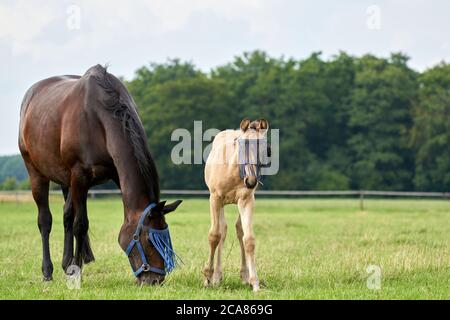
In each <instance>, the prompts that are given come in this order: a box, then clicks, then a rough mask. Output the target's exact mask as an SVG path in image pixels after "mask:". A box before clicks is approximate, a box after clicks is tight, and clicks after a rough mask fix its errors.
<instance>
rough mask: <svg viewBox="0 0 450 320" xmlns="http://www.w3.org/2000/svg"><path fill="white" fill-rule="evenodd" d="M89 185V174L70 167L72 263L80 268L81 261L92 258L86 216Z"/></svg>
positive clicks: (89, 260)
mask: <svg viewBox="0 0 450 320" xmlns="http://www.w3.org/2000/svg"><path fill="white" fill-rule="evenodd" d="M89 186H90V175H89V173H88V172H84V171H83V170H82V169H81V168H80V167H75V168H73V169H72V177H71V183H70V192H71V195H72V204H73V210H74V214H75V218H74V223H73V233H74V235H75V239H76V247H75V258H74V264H75V265H77V266H78V267H80V268H81V266H82V264H83V262H85V263H89V262H91V261H93V260H94V256H93V254H92V251H91V248H90V244H89V237H88V234H87V232H88V230H89V220H88V216H87V206H86V201H87V195H88V191H89Z"/></svg>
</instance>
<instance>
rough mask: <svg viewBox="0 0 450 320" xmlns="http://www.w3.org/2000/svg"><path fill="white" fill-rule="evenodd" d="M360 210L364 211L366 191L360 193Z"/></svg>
mask: <svg viewBox="0 0 450 320" xmlns="http://www.w3.org/2000/svg"><path fill="white" fill-rule="evenodd" d="M359 210H360V211H364V191H362V190H360V191H359Z"/></svg>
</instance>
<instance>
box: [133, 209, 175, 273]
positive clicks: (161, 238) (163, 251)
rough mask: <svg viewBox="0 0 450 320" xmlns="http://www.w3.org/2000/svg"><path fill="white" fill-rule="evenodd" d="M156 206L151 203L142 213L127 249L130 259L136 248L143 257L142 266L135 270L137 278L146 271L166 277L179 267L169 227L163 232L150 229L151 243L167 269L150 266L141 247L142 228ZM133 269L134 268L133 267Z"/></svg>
mask: <svg viewBox="0 0 450 320" xmlns="http://www.w3.org/2000/svg"><path fill="white" fill-rule="evenodd" d="M155 206H156V203H151V204H150V205H148V206H147V207H146V208H145V209H144V211H143V212H142V214H141V217H140V219H139V223H138V226H137V227H136V231H135V232H134V234H133V238H132V239H131V241H130V244H129V245H128V247H127V250H126V251H125V253H126V255H127V257H129V256H130V253H131V251H132V250H133V248H134V247H135V246H136V247H137V249H138V252H139V254H140V256H141V261H142V265H141V266H140V267H139V268H138V269H137V270H136V271H134V270H133V273H134V275H135V276H136V277H137V276H139V275H140V274H141V273H142V272H145V271H151V272H155V273H158V274H161V275H165V274H166V273H169V272H171V271H172V270H173V269H174V268H175V267H176V265H177V255H176V254H175V252H174V251H173V247H172V240H171V239H170V233H169V227H167V228H166V229H163V230H157V229H152V228H150V230H149V239H150V242H151V243H152V244H153V246H154V247H155V249H156V250H157V251H158V253H159V254H160V255H161V257H162V258H163V260H164V266H165V268H164V269H160V268H156V267H152V266H150V264H149V263H148V262H147V258H146V257H145V253H144V249H143V248H142V245H141V242H140V240H139V239H140V234H141V230H142V227H143V226H144V220H145V218H146V217H147V216H150V215H151V211H152V209H153V208H154V207H155ZM130 263H131V262H130ZM132 268H133V266H132Z"/></svg>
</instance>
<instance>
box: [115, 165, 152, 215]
mask: <svg viewBox="0 0 450 320" xmlns="http://www.w3.org/2000/svg"><path fill="white" fill-rule="evenodd" d="M130 160H131V161H126V162H125V163H122V162H121V163H120V164H119V165H116V170H117V173H118V176H119V181H120V189H121V191H122V200H123V204H124V208H125V212H126V213H129V212H130V213H135V212H140V211H142V210H143V209H144V208H145V207H146V206H148V205H149V204H150V203H151V202H156V201H158V199H156V196H155V192H154V190H148V187H147V184H146V182H145V181H144V178H143V177H142V175H141V173H140V170H139V167H138V166H137V164H135V163H133V160H134V159H130Z"/></svg>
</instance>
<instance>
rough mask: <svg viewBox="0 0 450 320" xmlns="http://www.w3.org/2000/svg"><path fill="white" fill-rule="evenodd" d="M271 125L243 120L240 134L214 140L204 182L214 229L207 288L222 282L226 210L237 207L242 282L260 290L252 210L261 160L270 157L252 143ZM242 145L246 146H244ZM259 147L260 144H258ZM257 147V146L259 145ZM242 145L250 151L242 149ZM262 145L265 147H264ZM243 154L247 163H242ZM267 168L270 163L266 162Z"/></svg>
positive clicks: (228, 133) (235, 132) (226, 133)
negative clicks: (250, 142)
mask: <svg viewBox="0 0 450 320" xmlns="http://www.w3.org/2000/svg"><path fill="white" fill-rule="evenodd" d="M268 127H269V123H268V122H267V120H264V119H262V120H256V121H252V122H250V120H248V119H244V120H242V122H241V125H240V130H225V131H222V132H220V133H219V134H218V135H217V136H216V137H215V138H214V142H213V145H212V148H211V152H210V154H209V156H208V159H207V161H206V166H205V182H206V184H207V186H208V189H209V192H210V198H209V202H210V214H211V228H210V230H209V235H208V240H209V246H210V255H209V260H208V263H207V265H206V267H205V268H204V270H203V274H204V275H205V277H206V279H205V285H209V284H213V285H215V284H218V283H219V282H220V281H221V279H222V248H223V243H224V241H225V237H226V234H227V224H226V221H225V216H224V206H225V205H227V204H237V205H238V208H239V216H238V219H237V222H236V232H237V237H238V240H239V243H240V246H241V262H242V263H241V278H242V281H243V282H244V283H247V284H250V285H251V286H252V287H253V291H258V290H259V280H258V276H257V274H256V266H255V236H254V234H253V226H252V224H253V207H254V203H255V189H256V187H257V184H258V182H259V180H258V178H259V174H258V172H259V169H260V167H261V166H262V165H261V163H264V162H261V161H260V156H261V155H262V156H263V157H264V154H265V156H266V157H267V156H270V147H269V146H268V145H267V147H266V150H267V151H266V152H264V150H262V151H260V148H249V147H248V145H249V144H248V143H245V142H249V141H261V140H262V139H264V138H265V136H266V133H267V130H268ZM241 142H243V143H241ZM258 143H259V142H258ZM258 143H257V144H256V145H258ZM241 145H246V146H247V148H244V149H242V148H241ZM261 145H262V144H261ZM241 154H244V155H245V156H246V158H247V160H248V159H253V161H247V162H245V161H244V160H242V159H240V158H241ZM266 164H267V162H266ZM216 249H217V261H216V266H215V268H214V255H215V252H216Z"/></svg>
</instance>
